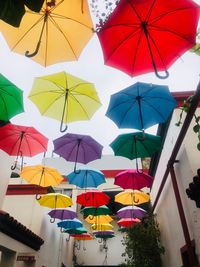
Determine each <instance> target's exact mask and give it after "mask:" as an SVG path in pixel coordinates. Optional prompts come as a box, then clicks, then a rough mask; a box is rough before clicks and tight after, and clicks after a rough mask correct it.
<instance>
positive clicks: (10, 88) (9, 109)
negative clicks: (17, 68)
mask: <svg viewBox="0 0 200 267" xmlns="http://www.w3.org/2000/svg"><path fill="white" fill-rule="evenodd" d="M21 112H24V105H23V91H22V90H21V89H20V88H18V87H17V86H16V85H14V84H13V83H12V82H11V81H9V80H8V79H7V78H6V77H4V76H3V75H2V74H0V120H2V121H9V119H11V118H12V117H14V116H15V115H17V114H19V113H21Z"/></svg>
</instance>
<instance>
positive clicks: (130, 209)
mask: <svg viewBox="0 0 200 267" xmlns="http://www.w3.org/2000/svg"><path fill="white" fill-rule="evenodd" d="M146 213H147V212H146V210H144V209H142V208H139V207H135V206H127V207H124V208H122V209H120V210H118V211H117V215H118V216H119V217H120V218H139V219H141V218H142V217H144V216H145V215H146Z"/></svg>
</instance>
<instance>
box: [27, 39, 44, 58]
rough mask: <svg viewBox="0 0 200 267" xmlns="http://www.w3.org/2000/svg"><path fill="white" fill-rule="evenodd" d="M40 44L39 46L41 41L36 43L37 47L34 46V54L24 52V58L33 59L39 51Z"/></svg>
mask: <svg viewBox="0 0 200 267" xmlns="http://www.w3.org/2000/svg"><path fill="white" fill-rule="evenodd" d="M40 44H41V41H39V42H38V43H37V46H36V48H35V51H34V52H32V53H30V52H29V51H26V52H25V56H26V57H34V56H36V55H37V53H38V51H39V49H40Z"/></svg>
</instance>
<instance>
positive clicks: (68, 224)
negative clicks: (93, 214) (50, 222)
mask: <svg viewBox="0 0 200 267" xmlns="http://www.w3.org/2000/svg"><path fill="white" fill-rule="evenodd" d="M57 226H58V227H61V228H65V229H66V228H70V229H74V228H79V227H82V226H83V224H82V222H81V221H80V220H78V219H76V218H75V219H73V220H64V221H61V222H59V223H57Z"/></svg>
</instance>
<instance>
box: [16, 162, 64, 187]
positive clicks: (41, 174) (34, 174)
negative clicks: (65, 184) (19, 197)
mask: <svg viewBox="0 0 200 267" xmlns="http://www.w3.org/2000/svg"><path fill="white" fill-rule="evenodd" d="M20 176H21V177H22V178H23V179H25V180H26V181H27V182H28V183H30V184H36V185H39V186H42V187H48V186H54V185H59V184H60V183H61V182H62V181H63V179H64V178H63V176H62V175H61V174H60V173H59V172H58V171H57V170H56V169H54V168H52V167H47V166H45V165H35V166H27V167H23V169H22V171H21V173H20Z"/></svg>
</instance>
